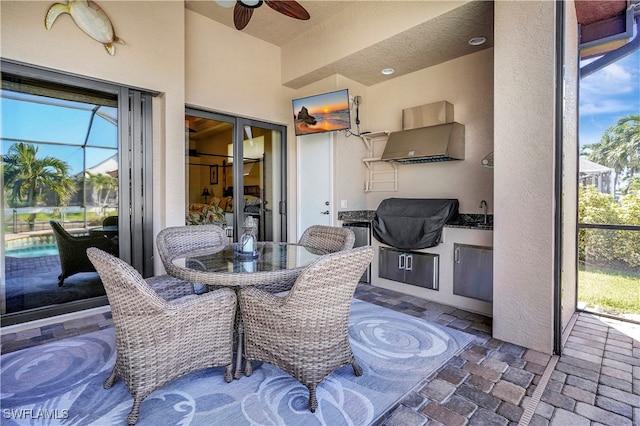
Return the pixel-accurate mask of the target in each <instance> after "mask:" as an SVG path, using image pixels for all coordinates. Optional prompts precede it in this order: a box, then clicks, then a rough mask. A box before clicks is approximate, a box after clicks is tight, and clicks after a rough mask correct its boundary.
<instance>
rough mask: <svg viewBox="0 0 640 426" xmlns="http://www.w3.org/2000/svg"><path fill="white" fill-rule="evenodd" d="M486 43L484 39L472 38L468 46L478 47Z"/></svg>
mask: <svg viewBox="0 0 640 426" xmlns="http://www.w3.org/2000/svg"><path fill="white" fill-rule="evenodd" d="M486 42H487V38H486V37H474V38H472V39H471V40H469V44H470V45H471V46H480V45H481V44H485V43H486Z"/></svg>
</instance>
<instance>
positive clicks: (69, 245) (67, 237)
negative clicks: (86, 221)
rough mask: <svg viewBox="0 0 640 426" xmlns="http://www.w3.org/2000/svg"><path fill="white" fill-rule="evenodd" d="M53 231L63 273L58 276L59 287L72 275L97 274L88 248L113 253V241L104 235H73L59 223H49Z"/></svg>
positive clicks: (53, 221)
mask: <svg viewBox="0 0 640 426" xmlns="http://www.w3.org/2000/svg"><path fill="white" fill-rule="evenodd" d="M49 224H50V225H51V228H52V229H53V235H54V236H55V238H56V244H57V245H58V254H59V256H60V268H61V269H62V272H61V273H60V275H59V276H58V287H62V285H63V284H64V280H65V278H67V277H70V276H71V275H74V274H77V273H79V272H95V271H96V269H95V268H94V267H93V265H92V264H91V262H90V261H89V258H88V257H87V248H89V247H98V248H99V249H102V250H105V251H107V252H111V251H112V250H113V245H112V243H111V241H110V240H109V239H108V238H107V237H105V236H104V235H81V236H74V235H71V234H70V233H68V232H67V231H66V229H64V228H63V227H62V225H60V223H59V222H57V221H55V220H52V221H49Z"/></svg>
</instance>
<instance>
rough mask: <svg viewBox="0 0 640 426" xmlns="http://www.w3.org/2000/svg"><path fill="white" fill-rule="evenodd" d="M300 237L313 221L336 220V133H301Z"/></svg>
mask: <svg viewBox="0 0 640 426" xmlns="http://www.w3.org/2000/svg"><path fill="white" fill-rule="evenodd" d="M297 144H298V149H297V152H298V238H300V235H302V232H304V230H305V229H307V228H308V227H309V226H311V225H331V224H332V222H333V210H334V209H333V206H332V205H331V204H332V200H333V198H332V192H331V189H332V188H333V178H332V176H333V162H332V161H331V159H332V157H333V134H332V133H320V134H315V135H305V136H299V137H298V138H297Z"/></svg>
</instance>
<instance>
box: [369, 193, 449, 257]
mask: <svg viewBox="0 0 640 426" xmlns="http://www.w3.org/2000/svg"><path fill="white" fill-rule="evenodd" d="M458 205H459V203H458V200H456V199H441V198H437V199H428V198H388V199H386V200H383V201H382V202H381V203H380V205H379V206H378V209H377V210H376V214H375V218H374V220H373V223H372V230H373V236H374V237H375V238H376V239H377V240H378V241H380V242H381V243H384V244H387V245H390V246H392V247H395V248H398V249H402V250H417V249H423V248H428V247H434V246H436V245H438V244H439V243H440V238H441V236H442V228H443V227H444V225H445V223H447V222H448V221H449V220H451V219H453V218H455V217H456V216H457V215H458Z"/></svg>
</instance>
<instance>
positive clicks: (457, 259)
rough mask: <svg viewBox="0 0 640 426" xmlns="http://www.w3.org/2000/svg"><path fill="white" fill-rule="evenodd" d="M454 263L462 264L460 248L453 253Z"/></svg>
mask: <svg viewBox="0 0 640 426" xmlns="http://www.w3.org/2000/svg"><path fill="white" fill-rule="evenodd" d="M453 262H454V263H460V247H456V249H455V250H454V252H453Z"/></svg>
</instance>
